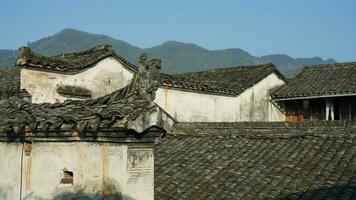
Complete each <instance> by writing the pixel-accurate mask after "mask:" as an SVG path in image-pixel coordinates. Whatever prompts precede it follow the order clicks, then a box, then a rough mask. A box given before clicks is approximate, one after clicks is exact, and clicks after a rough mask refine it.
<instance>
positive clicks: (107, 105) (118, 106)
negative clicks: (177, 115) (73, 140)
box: [0, 59, 165, 134]
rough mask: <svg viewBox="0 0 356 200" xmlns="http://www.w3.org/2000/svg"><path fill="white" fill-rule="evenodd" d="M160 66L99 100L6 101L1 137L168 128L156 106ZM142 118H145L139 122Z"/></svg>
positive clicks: (0, 109) (1, 105) (1, 106)
mask: <svg viewBox="0 0 356 200" xmlns="http://www.w3.org/2000/svg"><path fill="white" fill-rule="evenodd" d="M153 60H154V61H155V60H157V59H153ZM151 61H152V60H151ZM151 64H152V66H151ZM157 64H159V63H158V62H156V63H155V62H150V65H147V68H144V70H141V71H140V72H139V73H135V75H134V78H133V79H132V80H131V83H130V84H129V85H127V86H126V87H124V88H122V89H119V90H117V91H114V92H113V93H111V94H108V95H105V96H102V97H99V98H96V99H88V100H82V101H80V100H66V101H65V102H64V103H56V104H49V103H42V104H33V103H29V102H27V101H25V100H23V99H20V98H18V97H11V98H9V99H6V100H2V101H0V133H15V134H18V133H21V132H24V130H25V128H26V126H27V127H30V129H31V130H32V131H42V132H47V131H48V130H49V129H52V130H53V129H54V130H56V129H61V128H62V127H63V126H65V127H67V128H69V129H73V130H74V131H79V132H83V131H92V132H93V131H94V132H95V131H96V130H98V128H101V127H104V128H107V127H112V126H115V124H119V125H120V126H122V127H125V128H128V129H133V130H135V131H137V132H141V131H143V130H144V128H148V127H149V126H151V125H152V123H154V124H155V125H162V128H165V127H164V126H165V124H164V123H165V122H163V121H162V119H163V116H161V115H160V114H163V113H164V112H163V111H162V112H159V113H158V114H157V112H158V111H159V110H160V108H159V107H158V106H157V105H156V104H155V103H153V99H154V93H155V91H156V90H157V89H158V87H159V86H160V85H161V83H160V82H159V80H158V76H152V74H153V72H154V70H156V71H157V66H156V65H157ZM157 73H159V71H158V72H157ZM147 74H148V75H147ZM145 113H146V114H147V115H149V114H150V113H156V114H157V116H158V117H159V119H158V121H155V120H154V119H151V118H149V119H145V118H144V117H145V116H143V115H144V114H145ZM139 117H143V118H141V119H140V120H141V121H139V122H136V121H135V120H136V119H138V118H139ZM143 122H147V123H143Z"/></svg>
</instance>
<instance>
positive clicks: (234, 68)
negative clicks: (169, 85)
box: [173, 63, 277, 76]
mask: <svg viewBox="0 0 356 200" xmlns="http://www.w3.org/2000/svg"><path fill="white" fill-rule="evenodd" d="M258 67H274V68H275V69H277V68H276V66H275V65H274V64H273V63H265V64H257V65H237V66H233V67H222V68H213V69H208V70H202V71H196V72H185V73H179V74H173V76H175V75H178V76H179V75H188V74H198V73H205V72H218V71H221V72H223V71H229V70H232V71H233V70H237V69H242V68H258Z"/></svg>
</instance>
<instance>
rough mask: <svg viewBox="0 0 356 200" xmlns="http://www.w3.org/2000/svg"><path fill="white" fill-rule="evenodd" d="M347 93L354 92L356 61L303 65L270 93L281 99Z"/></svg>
mask: <svg viewBox="0 0 356 200" xmlns="http://www.w3.org/2000/svg"><path fill="white" fill-rule="evenodd" d="M348 94H356V62H349V63H336V64H323V65H317V66H308V67H305V68H304V69H303V70H302V71H301V72H300V73H299V74H298V75H297V76H296V77H295V78H294V79H293V80H292V81H290V82H289V83H288V84H286V85H284V86H281V87H280V88H279V89H277V90H276V91H275V92H273V94H272V95H273V98H275V99H282V98H301V97H313V96H314V97H315V96H329V95H348Z"/></svg>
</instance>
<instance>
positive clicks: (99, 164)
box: [0, 142, 154, 200]
mask: <svg viewBox="0 0 356 200" xmlns="http://www.w3.org/2000/svg"><path fill="white" fill-rule="evenodd" d="M21 152H22V144H21V143H4V142H1V143H0V158H1V164H0V171H1V174H2V175H1V179H0V199H19V195H20V190H21V168H22V198H23V199H53V198H57V199H64V197H63V196H62V197H61V196H60V195H64V194H68V193H70V194H73V195H75V194H76V193H79V194H86V195H88V196H91V197H93V196H96V195H98V196H102V195H103V194H106V195H114V196H115V195H116V197H119V196H122V199H128V200H132V199H135V200H139V199H153V194H154V192H153V190H154V188H153V162H154V159H153V151H152V146H132V145H131V146H128V145H122V144H114V143H87V142H62V143H60V142H57V143H56V142H45V143H44V142H42V143H41V142H38V143H36V142H35V143H33V144H32V151H31V154H30V155H29V156H25V155H24V156H23V161H22V163H21ZM64 169H66V170H69V171H72V172H73V174H74V176H73V180H74V181H73V185H71V184H60V180H61V178H62V173H63V170H64Z"/></svg>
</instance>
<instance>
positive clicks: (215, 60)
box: [0, 28, 337, 77]
mask: <svg viewBox="0 0 356 200" xmlns="http://www.w3.org/2000/svg"><path fill="white" fill-rule="evenodd" d="M100 44H109V45H111V46H112V47H113V49H114V50H115V51H116V52H117V53H118V54H119V55H120V56H122V57H124V58H125V59H127V60H128V61H129V62H131V63H133V64H137V58H138V56H139V55H140V54H141V53H142V52H146V53H147V54H148V55H149V56H152V57H157V58H161V59H162V64H163V66H164V67H163V72H165V73H169V74H175V73H184V72H193V71H201V70H207V69H213V68H222V67H231V66H239V65H254V64H264V63H273V64H274V65H276V67H277V68H278V69H279V70H280V71H281V72H282V73H283V74H285V75H286V76H288V77H291V76H293V75H294V74H295V73H296V72H297V71H299V70H300V68H301V67H302V66H305V65H314V64H328V63H335V62H337V61H336V60H334V59H326V60H324V59H322V58H320V57H317V56H315V57H311V58H293V57H290V56H288V55H285V54H271V55H265V56H260V57H258V56H253V55H251V54H250V53H249V52H247V51H245V50H243V49H240V48H229V49H222V50H209V49H206V48H204V47H201V46H199V45H197V44H194V43H183V42H179V41H174V40H169V41H166V42H164V43H162V44H160V45H156V46H153V47H149V48H140V47H137V46H134V45H132V44H130V43H128V42H125V41H122V40H118V39H115V38H112V37H109V36H107V35H102V34H92V33H88V32H84V31H79V30H76V29H72V28H66V29H63V30H62V31H60V32H58V33H56V34H54V35H51V36H48V37H44V38H42V39H39V40H37V41H34V42H31V43H28V46H29V47H31V48H32V49H34V50H35V51H36V52H38V53H40V54H43V55H45V56H53V55H57V54H61V53H68V52H75V51H84V50H86V49H89V48H92V47H94V46H97V45H100ZM17 53H18V51H17V50H8V49H0V66H11V65H14V63H15V60H16V57H17Z"/></svg>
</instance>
